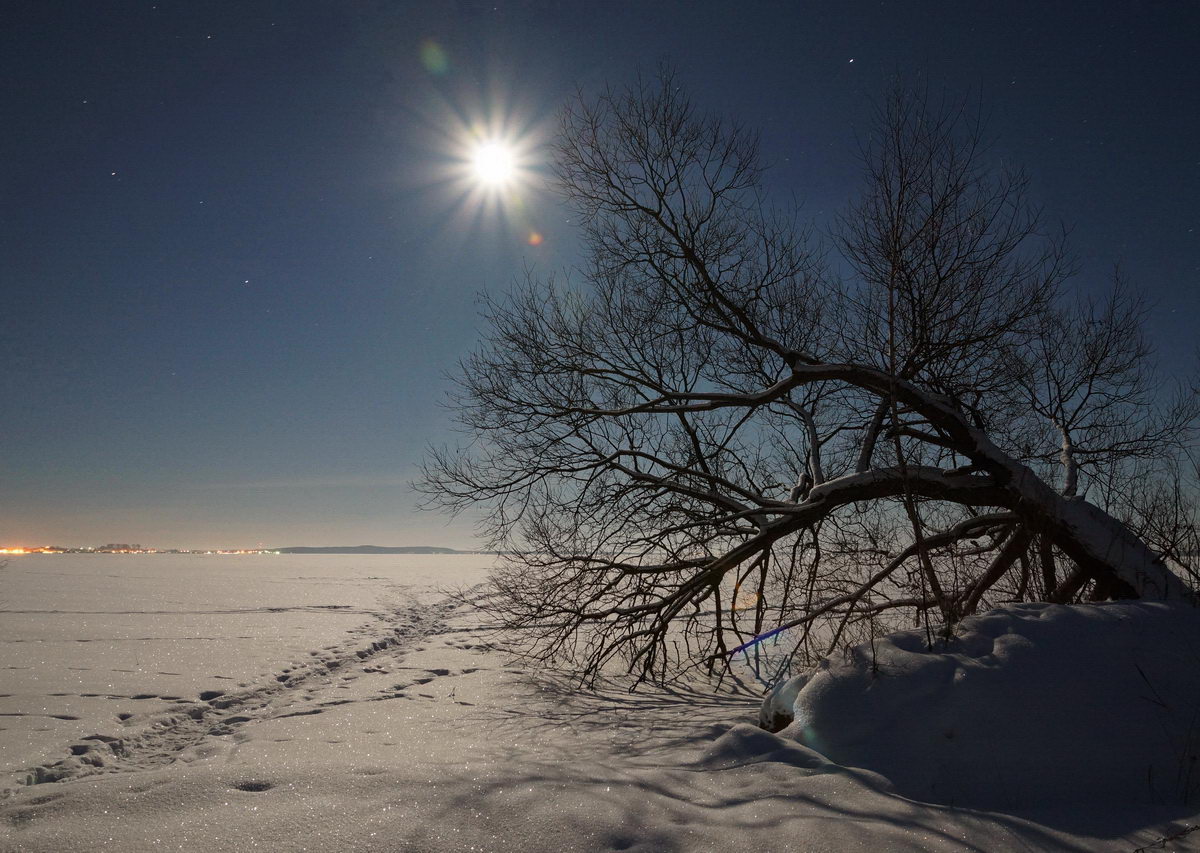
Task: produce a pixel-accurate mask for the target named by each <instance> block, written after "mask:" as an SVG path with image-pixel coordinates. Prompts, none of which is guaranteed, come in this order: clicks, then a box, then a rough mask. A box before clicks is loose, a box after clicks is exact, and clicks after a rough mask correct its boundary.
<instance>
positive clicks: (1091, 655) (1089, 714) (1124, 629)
mask: <svg viewBox="0 0 1200 853" xmlns="http://www.w3.org/2000/svg"><path fill="white" fill-rule="evenodd" d="M932 640H933V642H932V644H931V643H930V642H929V641H930V638H929V637H928V636H927V635H926V634H925V632H923V631H910V632H903V633H898V634H893V635H891V636H888V637H886V638H881V639H878V640H876V641H875V642H874V643H867V644H863V645H860V646H857V647H854V648H851V649H848V650H846V652H845V653H844V654H841V655H837V656H834V657H831V658H828V659H826V660H825V661H822V663H821V664H820V665H819V666H818V667H817V668H816V669H815V670H814V671H812V672H810V673H808V674H807V675H801V676H797V677H795V678H792V679H790V680H789V681H787V682H784V683H783V684H781V685H779V686H778V687H777V688H776V689H775V690H774V691H773V692H772V693H771V694H769V695H768V696H767V698H766V699H765V700H764V702H763V706H762V710H761V713H760V724H761V725H762V726H763V727H764V728H767V729H771V730H779V729H781V728H782V731H780V734H781V736H783V737H785V738H790V739H793V740H795V741H798V742H799V743H800V744H802V745H804V746H806V747H808V748H810V749H812V750H814V751H816V752H817V753H819V754H820V755H821V756H824V757H825V758H827V759H828V760H829V761H831V762H834V763H836V764H840V765H844V766H848V767H857V768H863V769H865V770H869V771H873V772H874V773H878V774H880V775H881V776H883V777H885V778H886V779H887V780H888V781H890V783H891V785H892V786H894V789H895V790H896V792H897V793H899V794H902V795H903V796H906V797H909V798H912V799H916V800H921V801H924V802H930V803H941V804H946V805H952V806H965V807H971V808H979V809H989V810H998V811H1013V810H1021V809H1027V808H1043V807H1046V806H1054V805H1067V804H1073V803H1076V804H1081V803H1085V802H1086V803H1090V804H1093V805H1095V804H1098V803H1106V802H1107V803H1112V804H1118V803H1119V804H1121V805H1130V804H1137V803H1144V804H1148V805H1149V804H1154V805H1163V806H1187V805H1194V804H1196V803H1197V802H1198V801H1200V766H1198V761H1197V758H1198V756H1200V610H1197V609H1196V608H1193V607H1190V606H1187V605H1181V604H1174V605H1172V604H1162V603H1150V602H1114V603H1109V604H1102V605H1086V606H1061V605H1048V604H1021V605H1013V606H1009V607H1005V608H1002V609H999V610H996V611H993V612H990V613H987V614H985V615H982V616H977V617H972V618H969V619H966V620H964V621H963V623H962V624H961V625H959V626H958V628H957V630H956V631H955V632H954V636H953V637H951V638H950V639H948V640H941V639H938V638H937V637H933V638H932ZM931 645H932V647H931Z"/></svg>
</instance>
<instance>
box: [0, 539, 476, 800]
mask: <svg viewBox="0 0 1200 853" xmlns="http://www.w3.org/2000/svg"><path fill="white" fill-rule="evenodd" d="M493 560H494V558H493V557H491V556H488V555H440V554H438V555H424V554H420V555H407V554H402V555H365V556H359V555H277V556H271V555H263V556H257V555H256V556H217V555H213V556H201V555H190V554H149V555H121V554H64V555H55V556H48V555H26V556H17V557H12V558H9V560H8V565H7V567H6V568H5V569H4V571H3V572H2V573H0V767H2V768H3V771H4V775H5V776H6V777H7V776H9V774H11V773H14V772H17V771H20V770H23V769H25V768H28V767H30V766H33V765H36V764H39V763H41V762H42V761H44V760H45V759H46V758H47V757H48V756H50V755H52V754H55V753H58V752H60V751H61V750H62V748H63V746H64V745H65V744H67V743H70V742H71V741H72V740H73V739H76V738H79V737H81V736H84V735H87V734H90V733H92V732H104V731H107V730H108V729H110V728H115V727H116V726H118V725H119V723H120V721H121V719H122V717H121V715H135V714H136V715H139V716H140V715H143V714H146V713H151V712H154V711H157V710H161V709H162V708H165V707H167V706H168V705H169V704H170V703H172V702H174V701H177V700H178V699H180V698H185V699H194V698H195V697H196V696H197V695H198V694H200V693H201V692H203V691H207V690H231V689H234V688H236V687H239V686H245V685H247V684H251V683H255V682H259V681H262V680H263V679H264V678H270V677H272V676H273V675H274V674H277V673H280V672H283V671H284V670H286V669H288V668H289V667H292V666H294V665H296V664H297V663H301V662H304V661H306V660H309V659H310V658H311V655H312V653H313V652H314V651H315V650H317V649H320V648H323V647H329V646H333V645H337V644H340V643H345V642H347V641H348V640H350V639H353V638H354V637H358V636H361V637H374V636H377V635H379V634H381V633H386V629H387V628H388V627H389V625H391V624H393V623H394V622H395V618H396V615H397V614H398V613H401V612H404V611H406V610H407V609H409V608H411V607H412V606H413V605H414V604H425V603H429V602H431V601H434V600H437V599H440V598H443V597H444V592H443V590H446V589H453V588H458V587H463V586H470V585H473V584H475V583H479V582H481V581H482V580H483V579H484V578H485V576H486V573H487V569H488V567H489V565H490V564H491V562H492V561H493ZM385 622H387V623H388V624H387V625H385V624H384V623H385Z"/></svg>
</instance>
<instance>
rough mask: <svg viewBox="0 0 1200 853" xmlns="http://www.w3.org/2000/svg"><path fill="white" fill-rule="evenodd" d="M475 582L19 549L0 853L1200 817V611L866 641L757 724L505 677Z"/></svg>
mask: <svg viewBox="0 0 1200 853" xmlns="http://www.w3.org/2000/svg"><path fill="white" fill-rule="evenodd" d="M486 562H487V558H479V557H442V556H419V557H407V556H404V557H390V556H389V557H329V556H319V557H310V556H295V557H292V556H280V557H237V558H233V557H229V558H217V557H207V558H198V557H170V556H153V557H117V556H112V557H109V556H81V557H55V558H45V557H43V558H35V557H26V558H19V559H15V560H13V561H11V563H10V565H9V567H8V569H7V571H6V572H5V573H4V575H2V576H0V583H2V586H0V602H2V604H0V608H2V610H0V654H2V655H3V660H2V661H0V666H2V667H3V669H2V670H0V672H3V678H4V682H3V688H2V689H0V692H2V693H4V694H7V695H5V696H3V697H2V698H0V703H3V704H0V713H2V714H3V716H2V717H0V724H2V725H3V730H0V760H2V763H3V766H4V768H5V770H6V775H7V776H8V777H9V780H10V781H9V783H8V784H10V785H13V784H15V782H18V781H23V779H24V778H25V777H31V778H32V779H33V780H35V781H36V780H37V779H39V778H40V779H44V780H50V779H61V781H56V782H49V781H46V782H43V783H41V784H33V785H17V786H16V787H15V788H14V789H13V790H12V792H10V794H9V796H8V797H7V798H6V799H4V800H3V801H2V802H0V849H3V850H13V851H16V850H20V851H65V850H96V849H113V850H131V851H139V850H154V849H160V848H161V849H183V850H206V851H207V850H222V851H224V850H284V851H288V850H314V851H323V850H347V851H348V850H366V851H372V850H404V851H410V850H411V851H418V850H431V851H433V850H472V849H474V850H512V851H526V850H529V851H566V850H588V851H591V850H596V851H599V850H641V851H690V850H713V851H716V850H725V851H728V850H756V851H775V850H778V851H784V850H797V851H801V850H815V851H845V850H864V851H865V850H869V851H877V850H927V851H949V850H979V851H996V850H1059V849H1062V850H1079V851H1100V850H1104V851H1107V850H1113V851H1117V850H1121V851H1132V850H1135V849H1137V848H1139V847H1145V846H1146V845H1152V844H1155V843H1156V842H1157V841H1158V840H1159V839H1162V838H1163V837H1165V836H1169V835H1174V834H1178V833H1182V832H1184V831H1185V830H1186V829H1187V827H1188V826H1190V825H1192V824H1195V823H1196V822H1197V820H1198V818H1197V817H1196V812H1197V811H1200V804H1198V803H1197V800H1196V797H1195V795H1194V792H1195V790H1196V788H1197V786H1198V785H1200V783H1198V782H1197V781H1196V779H1197V777H1198V776H1200V768H1195V758H1194V756H1195V753H1196V749H1197V746H1198V745H1200V619H1198V618H1197V613H1196V611H1184V610H1182V609H1180V610H1169V609H1168V610H1163V609H1162V608H1160V607H1157V606H1154V605H1141V604H1131V605H1106V606H1105V607H1103V608H1099V609H1097V610H1080V609H1077V608H1029V607H1023V608H1014V609H1013V610H1011V611H1008V612H1005V613H1002V614H1000V615H993V616H988V617H985V618H982V619H978V620H974V621H972V622H970V623H968V624H967V625H966V626H965V627H964V629H963V630H962V631H960V633H959V635H958V638H957V640H956V645H955V646H952V647H950V648H949V649H946V650H945V651H943V652H940V653H929V652H926V651H925V650H924V647H923V645H922V644H921V643H920V642H918V641H916V640H914V638H917V639H919V637H918V635H897V636H896V637H894V638H888V639H883V640H879V641H877V642H876V643H875V645H874V647H873V648H870V649H859V650H857V652H856V654H852V655H848V656H846V657H845V658H842V659H838V660H836V661H830V662H829V663H828V665H827V666H825V667H824V668H822V669H821V670H820V671H819V672H818V673H816V674H815V675H814V676H813V677H812V678H809V679H807V680H805V681H803V682H802V683H801V682H797V683H796V684H794V685H792V687H793V688H794V689H793V690H791V691H790V693H791V694H792V695H791V698H790V699H788V700H787V701H784V702H777V703H776V705H777V706H779V707H778V708H777V710H783V711H788V712H790V713H791V714H793V715H795V721H794V722H793V723H792V725H791V726H790V727H789V728H787V729H784V730H783V731H782V732H780V733H779V734H770V733H768V732H766V731H763V730H761V729H759V728H757V727H756V726H755V725H754V724H753V723H754V721H755V720H756V719H757V718H758V706H759V697H757V696H755V695H753V692H752V691H747V690H742V691H733V692H723V693H716V692H714V691H713V690H712V689H711V687H709V686H706V685H696V686H695V688H694V689H683V688H680V689H677V690H674V691H668V690H662V689H656V690H652V689H642V690H639V691H638V692H636V693H632V694H631V693H629V692H627V691H626V690H625V689H623V685H620V684H612V685H607V686H606V687H604V688H603V689H600V690H597V691H594V692H580V691H576V690H573V689H572V688H571V685H570V684H569V683H566V682H564V681H563V680H562V679H560V678H555V677H551V676H549V675H546V674H539V673H532V672H529V671H527V670H526V669H525V668H524V667H522V666H520V665H514V664H512V663H511V662H509V661H508V660H507V659H506V658H505V656H504V655H503V653H502V651H501V650H498V649H497V648H496V647H495V646H494V645H493V643H492V638H490V637H489V636H488V635H486V634H484V633H483V632H482V631H481V627H480V625H479V623H478V617H477V615H476V614H475V613H473V612H472V611H469V610H463V609H460V608H458V607H456V606H455V605H454V604H453V602H451V601H449V600H447V599H446V597H445V595H444V593H443V592H442V591H440V588H445V587H462V588H471V587H475V586H476V585H477V584H479V583H481V582H482V581H483V578H484V575H485V569H486ZM137 697H145V698H137ZM36 768H41V769H40V770H39V769H36ZM885 774H886V775H885ZM1134 777H1136V778H1134ZM1149 849H1168V850H1181V849H1200V832H1196V833H1189V834H1186V835H1181V836H1180V837H1179V838H1178V839H1176V840H1173V841H1166V842H1164V843H1163V844H1162V845H1159V846H1154V847H1151V848H1149Z"/></svg>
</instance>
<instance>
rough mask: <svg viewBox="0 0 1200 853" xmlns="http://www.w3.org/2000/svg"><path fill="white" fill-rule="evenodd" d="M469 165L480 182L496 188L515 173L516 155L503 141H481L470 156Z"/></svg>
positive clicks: (505, 182)
mask: <svg viewBox="0 0 1200 853" xmlns="http://www.w3.org/2000/svg"><path fill="white" fill-rule="evenodd" d="M471 166H472V168H473V169H474V172H475V179H476V180H477V181H478V182H479V183H480V184H482V185H484V186H486V187H491V188H497V189H498V188H500V187H503V186H504V185H505V184H508V183H509V182H510V181H512V179H513V177H514V175H515V174H516V156H515V154H514V152H513V149H512V147H511V146H509V145H506V144H504V143H503V142H498V141H495V140H491V141H487V142H481V143H479V144H478V145H477V146H476V147H475V151H474V154H473V155H472V156H471Z"/></svg>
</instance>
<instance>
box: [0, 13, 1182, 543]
mask: <svg viewBox="0 0 1200 853" xmlns="http://www.w3.org/2000/svg"><path fill="white" fill-rule="evenodd" d="M0 16H2V17H0V71H2V78H3V81H4V85H3V88H2V90H0V123H2V125H3V128H4V129H3V132H2V133H0V155H2V156H0V175H2V179H0V261H2V264H0V364H2V366H3V369H2V371H0V390H2V392H3V399H4V401H5V405H4V416H3V418H2V419H0V436H2V437H3V443H2V452H0V546H4V545H8V546H14V545H24V546H32V545H39V544H60V545H81V544H101V543H103V542H113V541H115V542H139V543H143V544H146V545H153V546H158V547H212V546H227V547H249V546H256V545H258V544H259V543H262V544H263V545H266V546H280V545H294V544H308V545H321V544H358V543H374V544H387V545H404V544H436V545H451V546H459V547H470V546H471V545H472V543H473V540H472V537H471V526H470V524H469V523H467V522H465V521H461V520H460V521H459V522H456V523H453V524H449V525H448V524H447V522H446V521H445V519H442V518H441V517H438V516H432V515H428V514H423V513H419V512H417V511H416V510H415V502H416V501H415V496H414V495H413V493H412V492H411V491H410V489H409V488H408V486H407V482H408V481H409V480H410V479H411V478H412V477H413V476H414V474H415V473H416V466H417V465H418V463H419V461H420V458H421V454H422V450H423V448H424V447H425V446H426V445H428V444H429V443H431V442H441V441H444V440H446V439H447V438H450V437H451V436H449V434H448V433H447V430H448V425H449V417H448V414H447V413H446V412H445V410H444V409H442V408H440V400H441V399H442V397H443V396H444V394H445V392H446V390H447V387H448V385H447V381H446V375H447V373H449V372H452V370H453V368H454V364H455V361H456V359H458V358H459V357H460V356H462V355H464V354H465V353H466V352H467V351H468V350H469V349H470V348H471V347H472V345H473V342H474V341H475V339H476V335H477V332H478V326H479V322H478V317H477V303H476V300H477V296H478V294H479V293H480V292H482V291H489V292H500V291H503V290H504V289H505V288H506V287H508V286H509V284H510V283H511V282H512V281H513V280H514V278H515V277H517V276H519V275H520V274H521V272H522V270H523V269H524V268H525V267H526V266H528V267H531V268H533V269H534V270H535V271H543V272H550V271H553V270H559V269H562V268H565V267H568V266H570V265H571V264H572V263H574V261H575V259H576V251H577V248H578V246H577V242H576V240H577V237H576V234H575V232H574V230H573V226H572V224H571V222H570V214H569V213H568V212H567V211H566V210H564V209H563V208H562V207H561V206H560V205H559V204H558V202H557V201H556V200H555V199H554V198H553V197H552V196H551V195H549V194H547V193H546V192H545V191H543V190H542V189H541V188H540V186H541V184H540V182H541V180H542V176H543V175H544V170H543V164H542V163H541V161H540V160H539V145H541V144H542V143H544V142H545V140H546V139H547V138H548V137H547V135H546V134H547V132H548V130H549V129H550V128H552V126H553V118H554V113H555V110H556V109H557V108H558V107H559V105H561V104H562V103H563V102H564V100H565V99H566V98H568V97H569V96H570V94H571V93H572V92H573V91H574V90H575V88H576V87H582V88H583V89H584V90H595V89H596V88H597V87H598V86H600V85H602V84H603V83H604V82H606V81H611V82H614V83H618V84H619V83H622V82H625V81H627V80H629V79H630V78H631V76H632V75H633V73H634V72H635V71H636V70H637V69H638V68H639V67H641V68H642V69H644V70H648V71H650V72H651V73H653V69H654V67H655V65H656V64H657V63H658V62H660V61H664V60H665V61H669V62H671V63H673V64H674V65H675V67H676V68H677V70H678V73H679V76H680V79H681V80H682V82H683V83H684V84H685V85H686V86H687V88H688V89H689V90H690V91H691V93H692V94H693V95H694V96H695V98H696V100H697V101H699V102H700V103H701V104H703V105H704V106H706V107H708V108H711V109H713V110H716V111H718V112H722V113H725V114H728V115H731V116H733V117H736V118H738V119H740V120H742V121H743V122H745V123H746V124H748V125H749V126H752V127H757V128H759V129H760V130H761V131H762V140H763V151H764V154H765V157H766V159H767V160H768V161H770V162H771V163H773V164H774V166H775V168H774V169H773V170H772V171H771V172H770V173H769V175H768V178H767V181H768V185H769V187H770V189H771V190H772V192H774V193H776V196H775V198H776V200H778V201H780V202H784V201H787V200H788V199H790V198H791V197H793V196H794V197H795V199H796V200H797V201H799V202H800V203H801V204H802V205H803V212H804V215H806V216H807V217H809V218H811V220H812V221H813V222H814V223H815V224H816V225H817V226H818V228H825V227H828V226H829V224H830V220H831V217H832V215H833V214H835V213H836V212H838V211H839V210H840V209H841V208H842V207H843V206H844V205H845V203H846V202H847V201H848V199H849V198H850V196H851V194H852V193H853V192H854V191H855V189H856V187H857V174H858V172H857V163H856V159H855V157H856V152H857V143H856V135H858V136H861V135H862V134H863V133H865V131H866V128H867V124H868V117H869V115H870V112H871V102H872V99H873V98H878V97H879V96H880V95H881V94H882V93H883V92H884V91H885V90H886V89H887V88H888V86H889V80H890V79H891V78H893V77H894V76H896V75H899V76H900V77H901V78H902V79H904V80H906V81H908V82H910V83H916V84H919V85H922V86H927V87H928V88H929V90H930V91H931V92H933V93H936V94H940V93H941V92H943V91H947V92H949V93H950V94H951V95H953V96H956V97H957V96H974V97H977V98H978V99H979V100H981V101H982V104H983V110H984V112H985V114H986V115H987V116H988V118H989V124H988V127H989V131H990V133H991V134H992V135H994V136H995V137H996V139H997V142H996V144H995V146H994V148H993V149H992V153H993V156H994V157H996V158H998V159H999V158H1004V159H1006V160H1012V161H1014V162H1016V163H1019V164H1023V165H1024V166H1025V167H1026V168H1027V170H1028V172H1029V174H1030V176H1031V178H1032V181H1033V189H1034V194H1035V197H1036V199H1037V201H1039V202H1040V203H1042V204H1044V205H1045V208H1046V211H1047V214H1048V215H1049V217H1050V218H1051V219H1052V220H1057V219H1060V218H1061V219H1062V220H1064V221H1065V222H1067V223H1068V224H1070V225H1071V226H1073V234H1072V239H1071V245H1072V247H1073V249H1074V251H1075V253H1076V254H1077V256H1078V258H1079V262H1080V270H1081V271H1080V276H1079V278H1078V282H1079V284H1080V286H1081V287H1089V288H1091V287H1099V286H1101V285H1102V283H1103V282H1104V280H1105V278H1106V276H1107V273H1108V271H1109V270H1110V269H1111V267H1112V265H1113V264H1114V263H1116V262H1120V263H1121V264H1122V265H1123V267H1124V271H1125V272H1126V274H1127V275H1128V276H1129V278H1130V279H1131V280H1132V282H1133V283H1134V284H1135V285H1137V286H1138V287H1139V288H1141V289H1142V290H1143V291H1144V292H1145V293H1146V294H1147V295H1148V296H1149V298H1150V299H1151V300H1152V301H1153V302H1154V304H1155V308H1154V311H1153V314H1152V324H1153V325H1152V337H1153V339H1154V340H1155V341H1156V342H1157V343H1158V345H1159V351H1160V356H1161V361H1162V364H1163V366H1164V368H1166V369H1167V370H1168V371H1171V370H1174V371H1182V370H1183V369H1185V367H1188V366H1190V365H1191V364H1192V361H1193V359H1194V357H1195V352H1196V340H1197V335H1196V320H1197V318H1198V317H1200V232H1198V228H1200V213H1198V210H1197V205H1198V201H1197V200H1198V199H1200V63H1197V61H1196V44H1197V43H1200V3H1194V2H1189V0H1181V2H1144V3H1136V2H1128V3H1122V2H1098V0H1093V2H1082V0H1081V2H1046V0H1036V2H1012V0H1008V1H1007V2H983V0H954V1H953V2H925V0H909V2H882V3H881V2H842V0H839V1H838V2H832V0H831V1H830V2H821V3H816V2H812V3H802V2H793V3H784V2H779V3H730V2H723V3H717V2H695V1H694V0H689V2H662V3H657V2H650V0H641V2H624V1H623V0H597V2H594V3H574V2H566V1H565V0H564V2H539V0H528V2H508V0H492V2H486V3H474V2H457V3H456V2H450V1H449V0H446V2H425V3H415V2H387V3H385V2H350V0H346V2H332V0H329V2H306V0H283V2H256V0H237V2H217V0H204V2H201V1H200V0H196V2H173V0H156V2H131V0H126V2H120V0H114V2H105V3H100V2H90V1H89V2H82V0H76V2H52V1H49V2H48V0H24V2H22V0H9V2H7V3H5V4H4V5H3V11H2V12H0ZM477 126H487V127H493V128H496V127H502V128H503V132H504V133H505V134H507V135H509V136H513V137H519V138H520V139H521V141H522V150H523V152H524V153H523V159H522V167H523V174H524V180H523V181H521V182H520V183H519V184H518V185H516V186H513V187H511V188H510V189H509V190H508V191H506V193H505V194H504V196H503V199H502V201H503V204H501V203H500V201H501V199H499V198H498V197H497V196H496V195H491V196H488V195H484V194H482V193H480V192H479V191H478V188H477V187H473V186H472V185H471V184H470V183H469V182H464V180H463V179H462V176H463V168H462V163H461V162H460V160H461V157H462V152H463V146H464V145H465V144H466V141H467V137H468V136H469V135H470V132H471V128H474V127H477ZM535 235H536V236H535Z"/></svg>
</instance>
